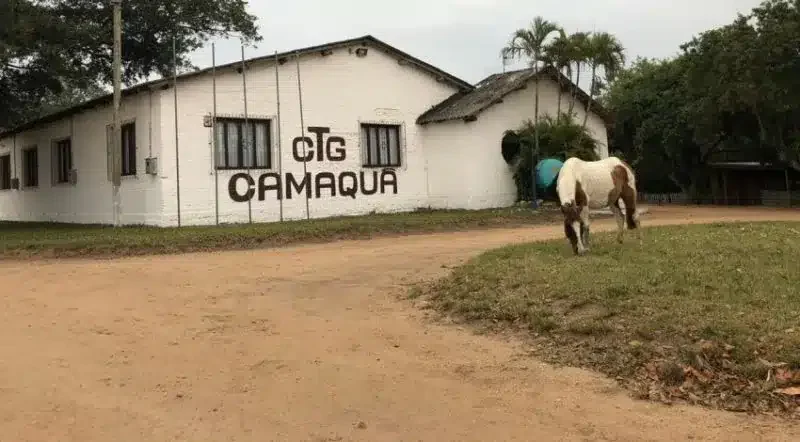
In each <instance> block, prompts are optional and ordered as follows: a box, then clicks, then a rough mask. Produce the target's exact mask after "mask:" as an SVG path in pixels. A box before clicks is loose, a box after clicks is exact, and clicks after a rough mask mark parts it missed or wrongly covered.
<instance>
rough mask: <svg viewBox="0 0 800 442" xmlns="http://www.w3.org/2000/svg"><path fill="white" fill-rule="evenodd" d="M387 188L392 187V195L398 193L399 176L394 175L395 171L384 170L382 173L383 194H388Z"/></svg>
mask: <svg viewBox="0 0 800 442" xmlns="http://www.w3.org/2000/svg"><path fill="white" fill-rule="evenodd" d="M389 178H391V180H389ZM386 186H392V189H394V191H393V192H392V193H395V194H396V193H397V174H395V173H394V170H391V169H384V170H383V171H382V172H381V193H386Z"/></svg>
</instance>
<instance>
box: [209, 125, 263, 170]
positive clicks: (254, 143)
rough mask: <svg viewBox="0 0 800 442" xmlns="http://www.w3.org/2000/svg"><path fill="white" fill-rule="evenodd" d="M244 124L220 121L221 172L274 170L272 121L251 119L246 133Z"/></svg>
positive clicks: (218, 164) (218, 156) (218, 162)
mask: <svg viewBox="0 0 800 442" xmlns="http://www.w3.org/2000/svg"><path fill="white" fill-rule="evenodd" d="M244 121H245V120H244V118H217V124H216V143H215V145H216V161H215V163H216V168H217V169H245V168H248V167H249V168H253V169H271V168H272V149H271V146H272V131H271V128H270V120H268V119H252V118H249V119H248V120H247V129H246V130H245V125H244ZM245 134H246V136H245Z"/></svg>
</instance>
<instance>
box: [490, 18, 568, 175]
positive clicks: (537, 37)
mask: <svg viewBox="0 0 800 442" xmlns="http://www.w3.org/2000/svg"><path fill="white" fill-rule="evenodd" d="M559 29H561V28H560V27H559V26H558V25H557V24H556V23H554V22H551V21H548V20H545V19H544V18H543V17H541V16H536V17H534V19H533V21H531V24H530V26H529V27H528V28H521V29H517V30H516V31H515V32H514V34H512V36H511V40H510V41H509V42H508V45H507V46H506V47H504V48H503V49H502V50H501V51H500V53H501V55H502V56H503V58H517V57H522V56H524V57H527V58H529V59H530V60H531V61H530V63H531V66H532V67H533V78H534V82H535V92H534V94H535V98H534V109H533V119H534V121H539V62H540V61H542V60H543V59H544V53H545V44H544V41H545V40H546V39H547V37H548V36H550V34H552V33H553V32H556V31H558V30H559ZM534 127H538V126H534ZM535 132H536V133H535V135H534V143H535V144H534V146H535V147H534V149H535V152H531V160H533V156H534V155H535V154H537V153H538V152H539V131H538V129H536V131H535ZM531 170H533V167H531ZM534 188H535V186H534Z"/></svg>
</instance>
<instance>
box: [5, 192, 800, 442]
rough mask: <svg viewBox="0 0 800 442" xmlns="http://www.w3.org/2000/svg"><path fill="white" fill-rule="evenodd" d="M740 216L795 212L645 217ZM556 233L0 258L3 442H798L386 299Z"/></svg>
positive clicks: (794, 215)
mask: <svg viewBox="0 0 800 442" xmlns="http://www.w3.org/2000/svg"><path fill="white" fill-rule="evenodd" d="M733 218H739V219H753V220H755V219H767V218H769V219H795V220H800V211H785V210H765V209H760V210H735V209H710V208H704V209H689V208H669V209H666V208H659V207H651V208H650V213H649V214H648V215H645V216H643V218H642V220H643V223H644V224H645V225H655V224H673V223H682V222H687V221H688V222H706V221H711V220H715V219H733ZM612 225H613V220H610V219H608V220H602V221H595V223H594V225H593V229H594V231H598V230H601V229H607V228H612ZM561 234H562V230H561V228H560V226H552V227H550V226H547V227H531V228H523V229H513V230H493V231H480V232H462V233H451V234H435V235H424V236H422V235H421V236H409V237H404V238H383V239H378V240H373V241H349V242H340V243H335V244H327V245H313V246H311V245H309V246H300V247H292V248H285V249H279V250H262V251H245V252H226V253H202V254H192V255H181V256H166V257H165V256H160V257H153V258H131V259H124V260H115V261H80V260H75V261H61V262H38V263H30V262H26V263H3V264H2V265H0V287H2V289H0V293H1V295H0V302H2V310H1V311H2V313H0V314H1V315H2V317H0V440H3V441H15V442H22V441H47V440H52V441H55V440H58V441H67V440H72V441H85V442H88V441H103V442H107V441H120V442H121V441H159V442H165V441H173V440H175V441H177V440H180V441H198V442H199V441H267V440H286V441H303V440H310V441H328V440H342V441H351V440H363V441H405V440H425V441H469V440H474V441H489V440H520V441H523V440H524V441H534V440H542V441H545V440H547V441H567V440H570V441H571V440H592V441H598V440H631V441H646V440H664V441H667V440H669V441H676V440H689V439H693V440H726V441H734V440H787V441H788V440H800V429H798V428H797V427H795V428H790V427H788V426H787V425H786V424H777V423H776V422H772V421H770V420H768V419H765V418H752V417H747V416H742V415H734V414H729V413H724V412H715V411H709V410H706V409H700V408H693V407H683V406H675V407H667V406H663V405H659V404H653V403H647V402H641V401H635V400H633V399H631V398H630V397H628V396H627V395H626V394H625V393H624V392H622V391H620V390H619V389H618V388H617V387H616V386H615V384H614V382H613V381H610V380H607V379H605V378H603V377H601V376H599V375H596V374H593V373H590V372H587V371H583V370H578V369H555V368H552V367H550V366H547V365H544V364H542V363H540V362H537V361H536V360H533V359H531V358H530V357H529V356H527V355H526V352H525V348H524V347H523V346H522V345H521V344H519V343H516V342H509V341H506V340H501V339H500V338H493V337H486V336H475V335H473V334H471V333H469V332H468V331H466V330H461V329H459V328H458V327H452V326H442V325H433V324H431V323H429V322H428V321H426V320H425V319H424V317H423V315H422V313H420V312H419V311H418V310H417V309H415V308H414V307H413V306H411V305H409V304H408V303H407V302H405V301H399V300H398V299H397V298H396V294H397V293H398V290H399V289H402V286H403V284H404V283H408V282H412V281H414V280H418V279H420V278H427V277H432V276H436V275H438V274H442V273H443V272H445V271H447V270H446V268H443V266H447V265H454V264H458V263H459V262H461V261H463V260H464V259H466V258H468V257H470V256H473V255H475V254H477V253H479V252H481V251H483V250H485V249H488V248H493V247H496V246H500V245H503V244H506V243H510V242H515V241H528V240H534V239H540V238H548V237H552V236H556V237H559V236H560V235H561ZM628 238H631V237H630V236H629V237H628ZM565 247H566V243H565Z"/></svg>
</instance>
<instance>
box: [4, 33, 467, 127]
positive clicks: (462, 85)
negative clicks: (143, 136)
mask: <svg viewBox="0 0 800 442" xmlns="http://www.w3.org/2000/svg"><path fill="white" fill-rule="evenodd" d="M368 42H369V43H372V44H375V45H378V46H382V47H383V48H384V49H387V50H390V51H392V52H395V53H396V54H397V55H399V56H401V57H403V58H405V59H407V60H408V61H411V62H412V63H413V64H415V65H416V66H417V67H418V68H421V69H423V70H426V71H429V73H431V74H435V75H437V76H438V77H439V78H443V79H445V80H447V81H449V82H450V83H451V84H453V85H454V86H455V87H457V88H459V89H461V90H472V89H474V88H475V86H473V85H472V84H470V83H469V82H467V81H465V80H462V79H461V78H458V77H456V76H455V75H453V74H450V73H448V72H446V71H444V70H443V69H441V68H438V67H436V66H434V65H432V64H430V63H428V62H425V61H423V60H421V59H419V58H417V57H414V56H413V55H410V54H408V53H407V52H405V51H403V50H401V49H399V48H397V47H395V46H392V45H390V44H388V43H386V42H384V41H382V40H379V39H378V38H376V37H374V36H373V35H372V34H364V35H361V36H359V37H353V38H348V39H343V40H336V41H332V42H328V43H323V44H318V45H314V46H306V47H303V48H298V49H292V50H288V51H284V52H279V53H277V54H272V55H261V56H257V57H251V58H248V59H245V60H244V63H245V64H248V63H258V62H262V61H266V60H270V59H276V58H277V59H278V61H279V62H280V60H281V59H283V58H286V57H288V56H291V55H299V54H307V53H311V52H316V51H323V50H325V49H327V48H333V47H339V46H347V45H351V44H357V43H362V44H366V43H368ZM241 63H242V61H234V62H230V63H225V64H221V65H216V66H211V67H207V68H202V69H196V70H193V71H190V72H184V73H182V74H180V75H178V76H177V79H178V81H182V80H185V79H187V78H191V77H195V76H198V75H203V74H206V73H208V72H211V70H212V69H225V68H230V67H234V66H236V65H239V64H241ZM164 83H166V84H167V85H169V84H171V83H172V78H166V77H161V78H157V79H154V80H150V81H144V82H141V83H138V84H135V85H133V86H130V87H127V88H123V89H122V91H121V94H122V96H123V97H124V96H130V95H133V94H136V93H138V92H140V91H142V90H146V89H148V88H151V87H155V86H156V85H159V84H164ZM113 96H114V94H113V93H108V94H104V95H100V96H98V97H95V98H92V99H90V100H86V101H84V102H81V103H79V104H76V105H73V106H70V107H68V108H64V109H61V110H59V111H55V112H51V113H49V114H45V115H42V116H40V117H38V118H34V119H32V120H28V121H26V122H24V123H21V124H18V125H16V126H15V127H12V128H7V129H5V130H0V137H6V136H10V135H14V134H17V133H20V132H23V131H25V130H28V129H31V128H33V127H35V126H38V125H39V124H46V123H48V122H52V121H56V120H59V119H61V118H65V117H67V116H70V115H73V114H75V113H78V112H80V111H82V110H85V109H89V108H92V107H94V106H97V105H100V104H104V102H106V101H109V102H110V101H111V100H112V99H113Z"/></svg>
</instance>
